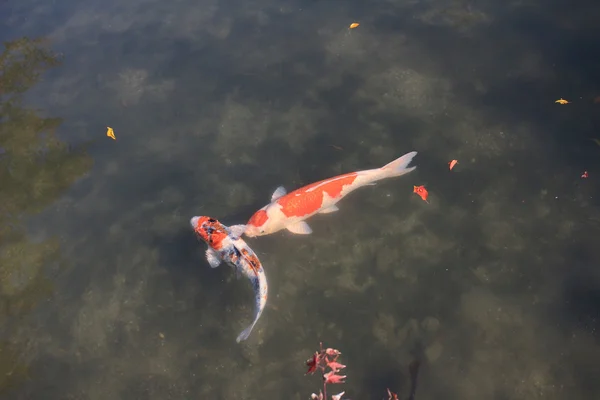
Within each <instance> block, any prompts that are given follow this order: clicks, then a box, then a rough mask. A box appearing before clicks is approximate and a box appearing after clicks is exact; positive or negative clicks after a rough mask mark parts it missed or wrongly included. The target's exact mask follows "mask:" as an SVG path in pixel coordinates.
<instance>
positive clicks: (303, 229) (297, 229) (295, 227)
mask: <svg viewBox="0 0 600 400" xmlns="http://www.w3.org/2000/svg"><path fill="white" fill-rule="evenodd" d="M286 228H287V230H288V231H290V232H292V233H295V234H298V235H310V234H311V233H312V229H310V226H308V224H307V223H306V222H304V221H300V222H296V223H295V224H292V225H289V226H287V227H286Z"/></svg>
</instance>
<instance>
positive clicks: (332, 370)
mask: <svg viewBox="0 0 600 400" xmlns="http://www.w3.org/2000/svg"><path fill="white" fill-rule="evenodd" d="M341 354H342V352H340V351H339V350H337V349H334V348H331V347H327V348H325V349H324V348H323V343H319V351H315V353H314V354H313V356H312V357H311V358H309V359H308V360H306V365H307V366H308V371H306V374H311V375H312V374H314V373H315V372H316V371H317V370H320V371H321V373H322V374H323V390H319V394H316V393H312V394H311V395H310V398H311V399H313V400H326V399H327V385H328V384H338V383H345V379H346V375H340V374H338V373H339V372H340V371H341V370H342V369H344V368H346V366H345V365H343V364H341V363H339V362H338V358H339V357H340V355H341ZM328 370H329V371H328ZM387 392H388V396H389V398H388V400H398V395H397V394H395V393H393V392H392V391H390V389H388V390H387ZM344 393H346V392H345V391H343V392H340V393H338V394H334V395H332V396H331V400H343V399H342V396H343V395H344Z"/></svg>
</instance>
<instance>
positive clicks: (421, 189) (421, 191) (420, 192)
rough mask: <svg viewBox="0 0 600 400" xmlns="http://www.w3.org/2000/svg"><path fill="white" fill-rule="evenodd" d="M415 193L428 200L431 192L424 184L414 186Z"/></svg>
mask: <svg viewBox="0 0 600 400" xmlns="http://www.w3.org/2000/svg"><path fill="white" fill-rule="evenodd" d="M413 193H416V194H418V195H419V196H420V197H421V198H422V199H423V200H424V201H427V197H428V196H429V192H428V191H427V189H425V186H423V185H421V186H414V189H413Z"/></svg>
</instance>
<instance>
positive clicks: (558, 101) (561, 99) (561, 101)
mask: <svg viewBox="0 0 600 400" xmlns="http://www.w3.org/2000/svg"><path fill="white" fill-rule="evenodd" d="M555 103H558V104H569V103H570V102H569V101H567V100H565V99H563V98H562V97H561V98H560V99H558V100H556V101H555Z"/></svg>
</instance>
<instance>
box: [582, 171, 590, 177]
mask: <svg viewBox="0 0 600 400" xmlns="http://www.w3.org/2000/svg"><path fill="white" fill-rule="evenodd" d="M589 176H590V175H589V174H588V172H587V171H583V174H582V175H581V177H582V178H587V177H589Z"/></svg>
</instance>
